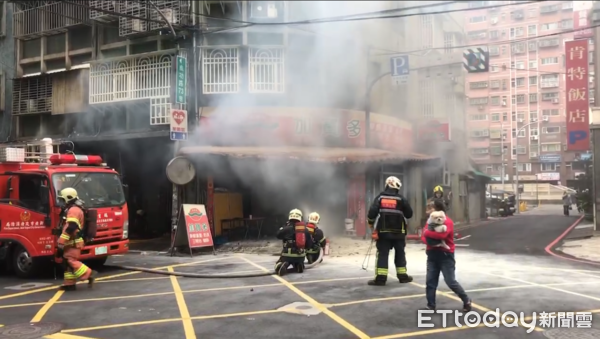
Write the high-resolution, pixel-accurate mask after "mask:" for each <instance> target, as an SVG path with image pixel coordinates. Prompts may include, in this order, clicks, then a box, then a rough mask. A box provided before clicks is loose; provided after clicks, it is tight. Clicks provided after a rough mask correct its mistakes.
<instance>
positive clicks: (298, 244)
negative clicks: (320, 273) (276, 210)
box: [275, 208, 312, 276]
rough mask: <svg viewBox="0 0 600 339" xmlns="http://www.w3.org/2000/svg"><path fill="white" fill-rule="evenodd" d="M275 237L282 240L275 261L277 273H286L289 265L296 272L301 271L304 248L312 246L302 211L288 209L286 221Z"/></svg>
mask: <svg viewBox="0 0 600 339" xmlns="http://www.w3.org/2000/svg"><path fill="white" fill-rule="evenodd" d="M277 239H280V240H282V242H283V249H282V250H281V256H280V257H279V260H277V262H276V263H275V272H276V273H277V275H280V276H282V275H284V274H286V273H287V272H288V267H289V266H290V265H292V267H293V268H294V270H295V271H296V272H298V273H303V272H304V260H306V249H307V248H311V247H312V241H311V236H310V233H309V232H308V228H307V227H306V224H305V223H304V222H302V211H300V210H299V209H296V208H295V209H293V210H291V211H290V213H289V216H288V221H287V223H286V224H285V226H283V227H282V228H280V229H279V231H278V232H277Z"/></svg>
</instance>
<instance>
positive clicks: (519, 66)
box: [517, 65, 525, 69]
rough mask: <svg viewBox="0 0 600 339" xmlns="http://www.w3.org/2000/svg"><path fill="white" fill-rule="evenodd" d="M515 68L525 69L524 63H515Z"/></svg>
mask: <svg viewBox="0 0 600 339" xmlns="http://www.w3.org/2000/svg"><path fill="white" fill-rule="evenodd" d="M517 69H525V65H517Z"/></svg>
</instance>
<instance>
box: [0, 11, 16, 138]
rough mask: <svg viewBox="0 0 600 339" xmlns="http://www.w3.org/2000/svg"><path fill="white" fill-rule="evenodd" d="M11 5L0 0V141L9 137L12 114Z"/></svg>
mask: <svg viewBox="0 0 600 339" xmlns="http://www.w3.org/2000/svg"><path fill="white" fill-rule="evenodd" d="M12 8H13V5H12V4H10V3H7V2H5V1H2V2H0V142H3V141H6V140H8V139H9V137H10V132H11V128H10V127H11V121H12V115H11V114H10V105H11V94H12V92H11V91H12V85H11V82H10V79H11V78H12V77H13V76H14V58H15V43H14V40H13V38H12V27H11V25H10V24H7V22H8V23H10V17H11V16H12Z"/></svg>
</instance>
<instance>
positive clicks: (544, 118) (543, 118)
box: [542, 115, 550, 121]
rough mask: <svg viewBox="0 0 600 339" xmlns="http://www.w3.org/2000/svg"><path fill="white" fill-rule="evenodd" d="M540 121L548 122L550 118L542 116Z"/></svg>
mask: <svg viewBox="0 0 600 339" xmlns="http://www.w3.org/2000/svg"><path fill="white" fill-rule="evenodd" d="M542 120H543V121H548V120H550V117H549V116H547V115H544V116H543V117H542Z"/></svg>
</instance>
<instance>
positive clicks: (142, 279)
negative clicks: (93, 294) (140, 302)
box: [99, 277, 169, 284]
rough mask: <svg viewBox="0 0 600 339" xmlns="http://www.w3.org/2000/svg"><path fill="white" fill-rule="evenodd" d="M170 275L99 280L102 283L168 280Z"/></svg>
mask: <svg viewBox="0 0 600 339" xmlns="http://www.w3.org/2000/svg"><path fill="white" fill-rule="evenodd" d="M166 279H169V277H147V278H132V279H111V280H106V281H99V282H100V283H103V284H107V283H114V282H130V281H145V280H166Z"/></svg>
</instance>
